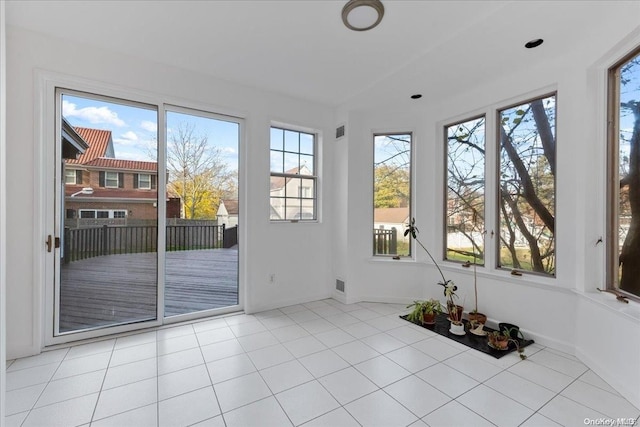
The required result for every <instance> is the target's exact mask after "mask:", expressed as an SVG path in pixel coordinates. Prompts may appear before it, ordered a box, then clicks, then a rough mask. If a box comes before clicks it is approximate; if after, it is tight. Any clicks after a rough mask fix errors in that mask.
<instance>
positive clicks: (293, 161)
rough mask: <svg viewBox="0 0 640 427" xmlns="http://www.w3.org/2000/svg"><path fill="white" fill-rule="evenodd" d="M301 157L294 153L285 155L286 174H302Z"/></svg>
mask: <svg viewBox="0 0 640 427" xmlns="http://www.w3.org/2000/svg"><path fill="white" fill-rule="evenodd" d="M299 166H300V156H299V155H298V154H294V153H284V172H285V173H291V174H297V173H299V172H300V169H299Z"/></svg>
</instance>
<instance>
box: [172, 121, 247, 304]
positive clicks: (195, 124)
mask: <svg viewBox="0 0 640 427" xmlns="http://www.w3.org/2000/svg"><path fill="white" fill-rule="evenodd" d="M166 118H167V173H168V175H169V181H168V184H167V192H168V193H169V200H168V202H167V205H168V206H167V212H169V211H171V212H173V214H172V215H169V214H168V215H167V225H166V250H167V255H166V269H165V284H166V285H165V316H167V317H170V316H177V315H181V314H187V313H193V312H198V311H204V310H211V309H216V308H223V307H229V306H234V305H237V304H238V215H239V211H238V142H239V125H238V124H237V123H234V122H228V121H223V120H218V119H214V118H211V117H207V116H206V115H201V114H200V113H195V112H194V114H186V113H178V112H175V111H168V112H167V117H166Z"/></svg>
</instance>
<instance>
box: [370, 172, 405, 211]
mask: <svg viewBox="0 0 640 427" xmlns="http://www.w3.org/2000/svg"><path fill="white" fill-rule="evenodd" d="M374 194H375V200H374V207H375V208H400V207H406V206H409V197H410V195H409V170H408V169H407V167H396V166H395V165H387V164H381V165H379V166H377V167H376V168H375V177H374Z"/></svg>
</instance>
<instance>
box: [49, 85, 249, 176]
mask: <svg viewBox="0 0 640 427" xmlns="http://www.w3.org/2000/svg"><path fill="white" fill-rule="evenodd" d="M143 107H144V106H139V105H135V106H134V105H133V104H120V103H115V102H107V101H103V100H99V99H91V98H85V97H79V96H71V95H67V94H63V96H62V115H63V116H64V118H65V119H66V120H67V121H68V122H69V123H71V125H72V126H78V127H86V128H93V129H102V130H110V131H111V134H112V138H113V144H114V151H115V156H116V158H118V159H126V160H145V161H155V160H156V156H157V149H158V148H157V147H158V144H157V140H158V131H157V126H158V120H157V112H156V110H155V109H148V108H143ZM195 114H201V115H200V116H198V115H195ZM203 116H204V114H202V113H198V112H194V114H193V115H192V114H184V112H183V111H181V112H179V113H178V112H169V113H168V118H167V138H168V139H169V140H171V133H172V131H173V128H174V127H176V126H177V125H178V124H179V123H181V122H188V123H193V124H195V126H196V128H195V129H196V133H197V134H198V135H203V136H206V137H207V138H208V141H209V143H210V144H212V145H213V146H214V147H216V148H218V149H219V151H220V154H221V157H222V158H223V159H224V160H225V161H226V162H227V164H228V166H229V169H231V170H236V171H237V169H238V143H239V126H238V124H237V123H234V122H227V121H223V120H218V119H213V118H210V117H203Z"/></svg>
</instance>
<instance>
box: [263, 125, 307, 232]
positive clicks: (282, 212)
mask: <svg viewBox="0 0 640 427" xmlns="http://www.w3.org/2000/svg"><path fill="white" fill-rule="evenodd" d="M316 139H317V138H316V135H315V134H313V133H308V132H301V131H297V130H292V129H284V128H279V127H272V128H271V150H270V154H271V175H270V193H269V194H270V197H269V198H270V204H271V212H270V216H269V217H270V219H271V220H272V221H314V220H316V219H317V180H318V178H317V173H316Z"/></svg>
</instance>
